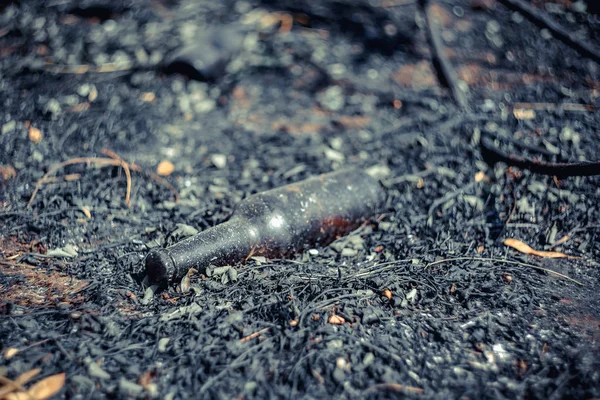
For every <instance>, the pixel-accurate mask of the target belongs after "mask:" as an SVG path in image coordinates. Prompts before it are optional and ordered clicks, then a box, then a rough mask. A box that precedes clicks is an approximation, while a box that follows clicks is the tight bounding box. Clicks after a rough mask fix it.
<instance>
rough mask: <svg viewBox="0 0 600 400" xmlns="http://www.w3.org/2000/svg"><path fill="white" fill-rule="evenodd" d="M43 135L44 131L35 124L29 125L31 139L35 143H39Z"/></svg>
mask: <svg viewBox="0 0 600 400" xmlns="http://www.w3.org/2000/svg"><path fill="white" fill-rule="evenodd" d="M43 137H44V135H43V134H42V131H40V130H39V129H38V128H36V127H34V126H29V140H31V141H32V142H33V143H39V142H40V140H42V138H43Z"/></svg>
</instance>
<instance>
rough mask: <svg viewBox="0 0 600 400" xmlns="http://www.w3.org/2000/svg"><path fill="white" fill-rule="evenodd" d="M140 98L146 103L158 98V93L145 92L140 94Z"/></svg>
mask: <svg viewBox="0 0 600 400" xmlns="http://www.w3.org/2000/svg"><path fill="white" fill-rule="evenodd" d="M140 99H141V100H142V101H144V102H146V103H152V102H153V101H154V100H155V99H156V95H155V94H154V93H152V92H144V93H142V95H141V96H140Z"/></svg>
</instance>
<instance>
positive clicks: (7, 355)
mask: <svg viewBox="0 0 600 400" xmlns="http://www.w3.org/2000/svg"><path fill="white" fill-rule="evenodd" d="M18 352H19V349H17V348H14V347H9V348H8V349H6V350H4V359H5V360H10V359H11V358H13V357H14V356H15V355H17V353H18Z"/></svg>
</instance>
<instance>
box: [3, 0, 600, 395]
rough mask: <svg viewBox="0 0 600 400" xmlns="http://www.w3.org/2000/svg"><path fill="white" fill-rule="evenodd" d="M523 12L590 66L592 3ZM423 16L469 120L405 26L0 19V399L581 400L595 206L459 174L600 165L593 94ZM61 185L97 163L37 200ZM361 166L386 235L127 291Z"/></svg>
mask: <svg viewBox="0 0 600 400" xmlns="http://www.w3.org/2000/svg"><path fill="white" fill-rule="evenodd" d="M6 3H7V4H6ZM404 3H406V4H405V5H402V4H404ZM592 3H594V2H592V1H590V2H589V4H590V6H591V5H593V4H592ZM531 4H533V5H534V6H535V7H536V8H537V9H538V10H539V11H540V12H541V13H544V14H545V15H548V16H550V17H551V18H553V19H554V20H556V21H557V22H558V23H560V24H561V26H563V27H565V28H567V29H568V30H569V31H570V32H573V33H574V34H575V36H576V37H577V38H578V39H579V40H581V41H582V42H587V43H590V44H596V45H598V44H599V43H600V41H599V38H600V19H599V18H600V17H599V16H598V15H596V14H592V13H587V12H585V10H584V7H585V4H586V3H585V2H582V1H558V0H557V1H545V0H536V1H532V2H531ZM431 7H433V13H434V14H435V16H436V17H437V20H438V22H439V24H440V26H439V28H440V30H441V37H442V41H443V43H444V45H445V46H446V48H447V55H448V57H449V59H450V61H451V63H452V64H453V66H454V68H455V70H456V73H457V76H458V78H459V79H460V80H461V81H462V83H460V85H461V87H462V88H463V89H467V90H466V93H467V99H468V109H467V110H460V109H459V108H458V107H457V106H456V105H455V101H454V99H453V97H452V95H451V92H450V91H449V90H448V88H446V87H445V86H444V85H440V84H439V82H440V81H442V82H443V80H440V77H439V76H438V74H437V72H436V70H435V68H434V66H433V64H432V63H431V49H430V47H429V42H428V40H427V36H426V32H427V30H426V29H425V24H426V23H425V20H424V18H423V14H422V13H421V12H420V9H419V5H418V4H417V3H416V2H410V1H406V2H402V1H395V0H390V1H382V2H378V1H372V2H368V3H367V2H364V3H363V2H348V3H346V2H343V1H340V0H333V1H323V2H309V1H307V2H293V1H287V0H271V1H264V2H263V3H260V2H258V1H249V2H245V1H237V2H232V1H223V2H219V1H207V2H197V1H185V0H182V1H168V0H148V1H105V2H102V1H84V2H74V1H73V2H71V1H38V2H36V1H16V2H12V3H11V2H0V10H1V11H0V101H1V102H2V103H1V104H2V108H1V110H0V130H1V131H0V256H1V257H2V258H0V314H1V315H0V351H1V352H2V357H1V358H0V360H1V361H0V375H2V376H4V377H7V378H9V379H15V378H16V377H17V376H18V375H19V374H21V373H23V372H26V371H29V370H31V369H33V368H40V369H41V375H40V377H45V376H49V375H53V374H57V373H60V372H65V373H66V378H67V380H66V383H65V386H64V388H63V389H62V390H61V392H60V394H59V397H60V396H62V397H64V398H105V397H111V398H123V397H126V396H129V397H139V398H165V399H175V398H196V397H206V398H261V399H262V398H270V397H276V398H299V397H301V398H328V397H336V398H338V397H343V398H391V397H399V396H406V397H415V398H511V399H513V398H580V399H584V398H594V397H600V356H599V354H600V282H599V278H600V272H599V267H600V265H599V260H600V216H599V212H598V211H599V204H600V185H599V183H600V178H598V177H597V176H588V177H564V178H560V179H558V178H556V177H553V176H545V175H541V174H536V173H532V172H530V171H528V170H526V169H518V168H514V167H509V166H507V165H506V164H505V163H502V162H500V163H496V164H495V165H491V163H489V162H486V161H489V160H485V159H484V158H483V157H482V153H481V149H480V146H479V143H480V141H481V140H482V138H486V139H489V140H491V142H492V143H493V144H494V145H495V146H498V148H499V149H502V151H504V152H506V153H509V154H514V155H518V156H520V157H526V158H528V159H533V160H542V161H547V162H570V163H574V162H581V161H595V160H599V159H600V146H599V145H598V143H600V133H599V132H600V130H599V128H600V113H598V112H597V107H598V106H600V100H599V98H600V66H599V65H598V64H596V63H595V62H594V61H591V60H588V59H586V58H583V57H582V56H580V55H579V54H578V53H577V52H576V51H574V50H572V49H571V48H570V47H568V46H566V45H565V44H563V43H562V42H560V41H558V40H555V39H554V38H552V37H551V35H550V34H549V33H548V32H547V31H545V30H543V29H540V28H538V27H537V26H535V25H534V24H532V23H530V22H528V21H527V20H525V19H524V18H523V17H522V16H521V15H520V14H518V13H514V12H512V11H509V10H508V9H506V8H504V7H503V6H501V5H500V4H497V3H496V2H494V1H487V0H473V1H459V0H457V1H450V0H446V1H437V2H436V3H435V4H432V6H431ZM590 11H593V10H592V9H590ZM214 38H217V39H214ZM181 49H185V51H183V50H181ZM194 49H196V51H195V52H194ZM197 57H201V58H202V59H201V60H200V61H203V62H204V64H202V63H199V62H198V60H197V59H195V58H197ZM176 62H177V63H178V64H176V65H174V63H176ZM192 64H193V65H192ZM192 66H194V67H195V69H193V68H192ZM186 74H187V76H186ZM190 74H191V76H190ZM532 110H533V111H532ZM106 150H110V151H109V152H107V151H106ZM111 157H112V158H111ZM114 157H120V158H122V160H124V161H125V162H126V163H128V165H129V166H131V171H130V172H131V190H130V198H131V200H130V205H129V206H128V202H127V192H128V191H127V179H126V175H125V173H124V169H123V167H122V166H121V165H120V164H119V163H120V162H121V161H118V160H117V161H115V160H116V159H115V158H114ZM75 158H85V159H84V160H81V161H90V159H93V158H99V159H102V160H105V161H104V164H99V163H98V162H95V163H94V162H80V163H73V164H71V165H66V166H64V167H62V168H60V169H58V170H57V171H56V172H55V173H54V174H53V175H51V179H47V180H46V182H45V183H43V184H42V185H41V186H40V188H39V191H37V193H35V196H34V197H33V198H32V195H33V194H34V190H35V188H36V182H37V181H38V180H39V179H41V178H42V177H43V176H44V174H45V173H47V172H48V171H50V169H51V168H52V167H54V166H56V165H57V164H58V163H60V162H64V161H67V160H71V159H75ZM106 160H108V161H106ZM162 161H169V162H170V163H172V165H173V166H174V171H173V172H172V173H169V172H170V171H168V168H167V169H165V165H166V164H164V163H163V164H162V165H161V166H160V168H159V169H160V171H159V172H162V173H164V175H165V176H164V177H163V178H161V177H159V176H157V175H155V173H157V167H158V166H159V163H161V162H162ZM373 165H378V166H379V170H380V172H382V182H383V184H384V185H385V186H386V190H387V191H388V194H389V200H388V203H387V210H386V211H385V212H384V213H383V214H381V215H380V216H377V217H374V218H372V219H371V221H370V223H369V224H367V225H364V226H363V227H362V228H360V229H359V230H358V231H356V232H354V233H353V234H351V235H350V236H348V237H345V238H341V239H339V240H338V241H336V242H334V243H333V244H332V245H330V246H328V247H326V248H318V249H312V250H310V251H305V252H304V253H303V254H300V255H297V256H296V257H294V258H292V259H290V260H266V259H263V258H260V257H255V258H252V259H249V260H248V261H247V262H244V263H240V264H239V265H235V266H234V269H229V270H227V269H220V270H218V271H210V272H213V273H211V274H206V273H200V272H198V273H195V274H192V275H191V276H190V277H189V279H184V281H183V282H182V283H181V284H178V285H176V286H175V287H169V288H167V289H166V290H163V291H162V292H158V293H154V292H153V290H152V288H146V287H145V286H144V285H143V282H142V280H143V277H144V271H143V259H144V257H145V255H146V254H147V252H148V250H149V249H150V248H152V247H155V246H165V245H169V244H172V243H174V242H176V241H177V240H179V239H181V238H182V237H185V236H187V235H189V234H191V233H193V232H194V231H195V230H198V231H200V230H204V229H206V228H208V227H211V226H213V225H215V224H218V223H221V222H223V221H226V220H227V219H228V218H229V217H230V215H231V213H232V212H233V210H234V208H235V205H236V204H237V203H238V202H239V201H240V200H241V199H243V198H245V197H246V196H248V195H250V194H252V193H256V192H260V191H263V190H267V189H270V188H273V187H277V186H280V185H284V184H287V183H291V182H296V181H299V180H302V179H304V178H307V177H309V176H313V175H316V174H319V173H323V172H328V171H332V170H337V169H341V168H344V167H347V166H356V167H365V168H367V167H371V166H373ZM166 166H167V167H168V165H166ZM386 169H389V171H388V173H387V176H385V174H384V172H386ZM169 185H172V186H173V187H169ZM31 199H32V200H31ZM30 200H31V201H30ZM28 202H30V205H29V206H28ZM507 238H515V239H518V240H520V241H522V242H524V243H526V244H528V245H529V246H531V247H532V248H534V249H536V250H551V251H556V252H562V253H565V254H567V255H569V256H572V257H571V258H545V257H538V256H534V255H525V254H522V253H520V252H519V251H517V250H515V249H513V248H510V247H507V246H505V245H504V244H503V241H504V240H505V239H507ZM552 271H554V272H556V273H558V274H560V275H558V274H556V273H553V272H552ZM207 275H210V276H207ZM569 278H570V279H569ZM335 322H337V323H338V324H336V323H335ZM12 349H18V352H17V353H16V354H14V353H15V350H12ZM36 379H37V378H36ZM25 386H28V385H25Z"/></svg>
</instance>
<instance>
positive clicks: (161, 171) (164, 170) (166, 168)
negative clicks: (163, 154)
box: [156, 160, 175, 176]
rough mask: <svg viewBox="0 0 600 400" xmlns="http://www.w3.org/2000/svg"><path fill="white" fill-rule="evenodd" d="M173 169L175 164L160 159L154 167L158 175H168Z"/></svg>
mask: <svg viewBox="0 0 600 400" xmlns="http://www.w3.org/2000/svg"><path fill="white" fill-rule="evenodd" d="M173 171H175V166H174V165H173V163H172V162H171V161H167V160H164V161H161V162H160V163H159V164H158V167H156V173H157V174H158V175H160V176H169V175H171V174H172V173H173Z"/></svg>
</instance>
